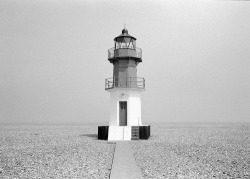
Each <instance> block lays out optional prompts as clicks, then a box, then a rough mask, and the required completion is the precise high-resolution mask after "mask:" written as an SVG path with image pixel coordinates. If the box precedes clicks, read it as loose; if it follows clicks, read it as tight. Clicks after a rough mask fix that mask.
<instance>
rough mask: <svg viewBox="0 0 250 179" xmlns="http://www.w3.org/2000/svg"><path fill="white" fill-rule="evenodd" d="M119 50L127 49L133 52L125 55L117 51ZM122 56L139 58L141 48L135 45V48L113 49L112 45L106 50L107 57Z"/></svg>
mask: <svg viewBox="0 0 250 179" xmlns="http://www.w3.org/2000/svg"><path fill="white" fill-rule="evenodd" d="M119 50H127V51H130V52H133V53H128V54H126V55H121V54H119V53H116V52H119ZM124 56H130V57H136V58H141V57H142V50H141V48H138V47H136V48H135V49H132V48H119V49H115V48H114V47H113V48H111V49H109V50H108V59H112V58H116V57H124Z"/></svg>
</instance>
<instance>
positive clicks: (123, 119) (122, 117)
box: [119, 101, 127, 126]
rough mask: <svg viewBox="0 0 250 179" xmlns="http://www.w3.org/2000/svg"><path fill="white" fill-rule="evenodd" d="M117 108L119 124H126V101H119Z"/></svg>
mask: <svg viewBox="0 0 250 179" xmlns="http://www.w3.org/2000/svg"><path fill="white" fill-rule="evenodd" d="M119 108H120V109H119V116H120V121H119V125H120V126H126V125H127V101H120V102H119Z"/></svg>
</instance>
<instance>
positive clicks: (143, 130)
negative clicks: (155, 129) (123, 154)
mask: <svg viewBox="0 0 250 179" xmlns="http://www.w3.org/2000/svg"><path fill="white" fill-rule="evenodd" d="M149 137H150V126H139V139H148V138H149Z"/></svg>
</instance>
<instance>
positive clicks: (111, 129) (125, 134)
mask: <svg viewBox="0 0 250 179" xmlns="http://www.w3.org/2000/svg"><path fill="white" fill-rule="evenodd" d="M149 137H150V126H149V125H143V126H98V139H99V140H109V141H129V140H139V139H148V138H149Z"/></svg>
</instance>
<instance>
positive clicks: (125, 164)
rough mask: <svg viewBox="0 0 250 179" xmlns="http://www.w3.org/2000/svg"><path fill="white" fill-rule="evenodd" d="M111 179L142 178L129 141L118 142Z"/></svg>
mask: <svg viewBox="0 0 250 179" xmlns="http://www.w3.org/2000/svg"><path fill="white" fill-rule="evenodd" d="M110 179H142V176H141V172H140V170H139V168H138V166H137V164H136V162H135V158H134V155H133V151H132V149H131V148H130V146H129V142H127V141H119V142H116V148H115V155H114V159H113V165H112V170H111V175H110Z"/></svg>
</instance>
